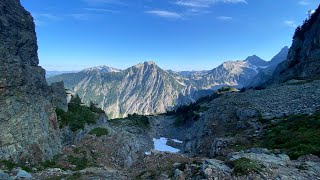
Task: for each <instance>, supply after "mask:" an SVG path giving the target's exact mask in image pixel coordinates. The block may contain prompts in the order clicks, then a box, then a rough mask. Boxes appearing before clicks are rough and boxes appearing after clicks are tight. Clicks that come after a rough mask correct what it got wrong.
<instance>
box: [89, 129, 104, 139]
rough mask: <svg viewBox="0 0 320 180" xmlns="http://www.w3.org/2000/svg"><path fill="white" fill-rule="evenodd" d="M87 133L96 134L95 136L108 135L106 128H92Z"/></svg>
mask: <svg viewBox="0 0 320 180" xmlns="http://www.w3.org/2000/svg"><path fill="white" fill-rule="evenodd" d="M89 134H92V135H96V136H97V137H100V136H104V135H108V134H109V131H108V129H106V128H100V127H99V128H94V129H92V130H91V131H90V133H89Z"/></svg>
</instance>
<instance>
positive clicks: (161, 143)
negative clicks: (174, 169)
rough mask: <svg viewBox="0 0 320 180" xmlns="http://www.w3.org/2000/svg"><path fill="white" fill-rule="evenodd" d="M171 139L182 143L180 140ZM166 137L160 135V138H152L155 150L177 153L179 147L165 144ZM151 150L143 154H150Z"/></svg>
mask: <svg viewBox="0 0 320 180" xmlns="http://www.w3.org/2000/svg"><path fill="white" fill-rule="evenodd" d="M172 141H174V142H176V143H182V141H179V140H177V139H172ZM167 142H168V138H165V137H160V139H156V138H153V145H154V150H155V151H162V152H170V153H178V152H179V151H180V149H177V148H174V147H171V146H168V145H167ZM150 154H151V152H150V151H149V152H145V155H150Z"/></svg>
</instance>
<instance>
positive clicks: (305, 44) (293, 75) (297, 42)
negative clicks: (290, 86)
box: [271, 6, 320, 84]
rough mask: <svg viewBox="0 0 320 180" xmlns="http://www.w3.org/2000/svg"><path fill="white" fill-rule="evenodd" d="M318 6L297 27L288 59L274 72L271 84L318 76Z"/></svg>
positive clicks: (319, 19) (319, 65)
mask: <svg viewBox="0 0 320 180" xmlns="http://www.w3.org/2000/svg"><path fill="white" fill-rule="evenodd" d="M319 67H320V6H319V7H318V9H317V10H316V11H315V12H314V13H313V14H312V15H311V16H310V17H309V18H308V19H307V20H306V21H305V23H304V24H303V25H302V26H301V27H298V28H297V30H296V32H295V35H294V37H293V42H292V46H291V48H290V50H289V53H288V59H287V60H286V61H284V62H283V63H281V64H280V65H279V66H278V67H277V68H276V70H275V73H274V75H273V80H272V82H271V84H274V83H282V82H285V81H288V80H291V79H313V78H316V77H319V76H320V68H319Z"/></svg>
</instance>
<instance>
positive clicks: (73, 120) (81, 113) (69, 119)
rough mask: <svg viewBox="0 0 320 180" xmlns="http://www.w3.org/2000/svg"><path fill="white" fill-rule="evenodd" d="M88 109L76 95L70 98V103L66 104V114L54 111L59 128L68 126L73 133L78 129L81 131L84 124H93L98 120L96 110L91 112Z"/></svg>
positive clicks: (58, 110)
mask: <svg viewBox="0 0 320 180" xmlns="http://www.w3.org/2000/svg"><path fill="white" fill-rule="evenodd" d="M92 108H93V107H91V109H90V108H89V107H86V106H83V104H82V102H81V99H80V97H79V96H78V95H76V96H72V98H71V101H70V103H69V104H68V112H64V111H63V110H62V109H56V113H57V116H58V120H59V125H60V128H63V127H64V126H69V127H70V129H71V130H72V131H73V132H75V131H77V130H78V129H83V128H84V126H85V124H94V123H96V120H97V119H98V114H97V113H96V112H95V111H96V110H95V109H94V110H92Z"/></svg>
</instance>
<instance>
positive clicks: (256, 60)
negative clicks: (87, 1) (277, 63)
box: [245, 55, 268, 66]
mask: <svg viewBox="0 0 320 180" xmlns="http://www.w3.org/2000/svg"><path fill="white" fill-rule="evenodd" d="M245 62H248V63H249V64H251V65H254V66H267V64H268V63H267V61H265V60H263V59H261V58H260V57H259V56H257V55H253V56H249V57H247V58H246V60H245Z"/></svg>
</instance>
